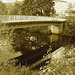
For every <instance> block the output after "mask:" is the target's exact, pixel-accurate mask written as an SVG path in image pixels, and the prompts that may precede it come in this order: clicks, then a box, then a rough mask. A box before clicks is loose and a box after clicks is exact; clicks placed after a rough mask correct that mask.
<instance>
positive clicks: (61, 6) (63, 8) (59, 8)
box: [54, 0, 71, 17]
mask: <svg viewBox="0 0 75 75" xmlns="http://www.w3.org/2000/svg"><path fill="white" fill-rule="evenodd" d="M54 7H55V10H56V15H57V16H59V17H66V16H69V15H70V14H69V12H70V11H71V3H68V2H67V1H62V0H61V1H60V0H55V6H54Z"/></svg>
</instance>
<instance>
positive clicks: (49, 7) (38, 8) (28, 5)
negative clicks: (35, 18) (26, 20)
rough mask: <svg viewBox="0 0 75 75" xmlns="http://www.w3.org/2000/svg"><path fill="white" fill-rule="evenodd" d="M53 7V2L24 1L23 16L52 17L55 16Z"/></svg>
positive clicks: (39, 0) (45, 0)
mask: <svg viewBox="0 0 75 75" xmlns="http://www.w3.org/2000/svg"><path fill="white" fill-rule="evenodd" d="M53 6H54V2H53V0H24V1H23V7H22V14H24V15H40V16H42V15H44V16H51V15H52V14H54V8H53Z"/></svg>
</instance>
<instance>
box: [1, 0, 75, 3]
mask: <svg viewBox="0 0 75 75" xmlns="http://www.w3.org/2000/svg"><path fill="white" fill-rule="evenodd" d="M15 1H16V0H2V2H4V3H12V2H15ZM18 1H22V0H18ZM63 1H67V2H70V3H74V2H75V0H63Z"/></svg>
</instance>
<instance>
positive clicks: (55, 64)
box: [40, 44, 75, 75]
mask: <svg viewBox="0 0 75 75" xmlns="http://www.w3.org/2000/svg"><path fill="white" fill-rule="evenodd" d="M65 48H66V50H65V51H64V55H63V58H61V59H57V60H51V63H49V64H48V65H47V66H44V67H43V69H42V70H41V71H40V74H41V75H66V74H67V75H74V74H75V71H74V70H75V45H74V44H73V45H69V46H66V47H65Z"/></svg>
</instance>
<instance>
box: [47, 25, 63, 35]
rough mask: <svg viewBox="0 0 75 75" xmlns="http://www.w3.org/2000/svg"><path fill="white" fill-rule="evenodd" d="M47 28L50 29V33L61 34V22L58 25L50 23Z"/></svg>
mask: <svg viewBox="0 0 75 75" xmlns="http://www.w3.org/2000/svg"><path fill="white" fill-rule="evenodd" d="M48 28H49V30H51V33H53V34H62V33H63V24H59V25H50V26H49V27H48Z"/></svg>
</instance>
